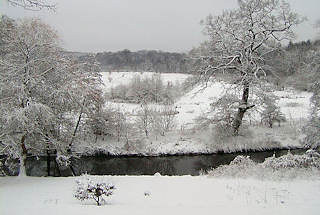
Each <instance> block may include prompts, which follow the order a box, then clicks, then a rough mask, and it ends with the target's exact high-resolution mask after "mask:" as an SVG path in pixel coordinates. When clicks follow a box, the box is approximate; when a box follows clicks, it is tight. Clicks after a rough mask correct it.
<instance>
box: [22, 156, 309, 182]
mask: <svg viewBox="0 0 320 215" xmlns="http://www.w3.org/2000/svg"><path fill="white" fill-rule="evenodd" d="M304 152H305V150H291V153H293V154H302V153H304ZM274 153H275V155H276V156H277V157H279V156H281V155H285V154H287V153H288V151H287V150H278V151H268V152H251V153H232V154H211V155H184V156H160V157H108V156H91V157H81V158H80V159H74V160H73V161H72V166H73V169H74V172H75V173H76V175H80V174H82V173H86V172H87V173H88V174H91V175H153V174H155V173H157V172H159V173H160V174H161V175H199V174H200V171H206V170H210V169H211V168H213V167H218V166H219V165H223V164H229V163H230V161H232V160H233V159H234V158H235V157H236V156H237V155H248V156H250V158H251V159H252V160H254V161H256V162H263V161H264V160H265V158H267V157H270V156H272V155H273V154H274ZM50 174H51V175H59V172H58V171H57V168H55V165H54V162H53V161H52V162H51V173H50ZM60 174H61V175H62V176H69V175H72V173H71V170H70V169H69V168H68V169H61V168H60ZM27 175H30V176H47V159H46V157H42V158H40V159H38V160H37V159H35V158H34V157H33V158H28V160H27Z"/></svg>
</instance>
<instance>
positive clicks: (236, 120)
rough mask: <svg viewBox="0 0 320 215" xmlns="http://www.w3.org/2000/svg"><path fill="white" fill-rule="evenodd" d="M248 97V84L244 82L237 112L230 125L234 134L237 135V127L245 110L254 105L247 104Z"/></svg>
mask: <svg viewBox="0 0 320 215" xmlns="http://www.w3.org/2000/svg"><path fill="white" fill-rule="evenodd" d="M248 98H249V84H244V86H243V91H242V99H241V104H240V105H239V108H238V112H237V114H236V116H235V118H234V121H233V125H232V128H233V135H234V136H238V135H239V128H240V126H241V124H242V119H243V117H244V114H245V113H246V111H247V110H249V109H250V108H253V107H254V105H251V106H248Z"/></svg>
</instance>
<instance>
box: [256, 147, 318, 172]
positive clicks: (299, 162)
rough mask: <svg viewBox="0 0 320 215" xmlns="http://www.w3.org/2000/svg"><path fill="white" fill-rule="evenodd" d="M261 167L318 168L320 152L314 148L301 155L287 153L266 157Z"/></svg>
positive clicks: (276, 168) (275, 168)
mask: <svg viewBox="0 0 320 215" xmlns="http://www.w3.org/2000/svg"><path fill="white" fill-rule="evenodd" d="M262 166H263V167H266V168H271V169H274V170H278V169H288V168H311V167H315V168H320V154H319V153H318V152H316V151H314V150H308V151H307V152H306V153H305V154H303V155H293V154H291V153H290V152H289V153H288V154H287V155H284V156H281V157H278V158H276V157H275V156H273V157H270V158H266V160H265V161H264V162H263V163H262Z"/></svg>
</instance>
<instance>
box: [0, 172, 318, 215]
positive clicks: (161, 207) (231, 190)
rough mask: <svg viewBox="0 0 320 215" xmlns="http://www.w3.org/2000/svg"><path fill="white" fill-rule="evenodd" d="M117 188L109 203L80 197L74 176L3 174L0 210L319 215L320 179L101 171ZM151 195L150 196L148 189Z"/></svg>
mask: <svg viewBox="0 0 320 215" xmlns="http://www.w3.org/2000/svg"><path fill="white" fill-rule="evenodd" d="M97 177H99V178H100V179H102V180H106V181H111V182H113V183H114V184H115V185H116V187H117V190H116V191H115V194H114V196H112V197H111V198H110V200H109V202H108V204H107V205H104V206H101V207H97V206H95V205H94V204H95V203H94V202H79V201H78V200H76V199H75V198H74V197H73V195H74V189H75V179H76V178H73V177H69V178H33V177H26V178H18V177H2V178H0V214H1V215H15V214H17V215H21V214H24V215H29V214H30V215H31V214H46V215H51V214H52V215H57V214H69V215H73V214H76V215H81V214H91V215H95V214H97V215H100V214H132V215H135V214H137V215H142V214H148V215H149V214H237V215H241V214H246V215H247V214H255V215H256V214H259V215H262V214H290V215H294V214H299V215H300V214H308V215H311V214H319V212H320V204H319V202H320V180H319V179H317V180H313V181H311V180H294V181H278V182H274V181H260V180H256V179H216V178H210V177H207V176H198V177H191V176H180V177H176V176H175V177H167V176H97ZM146 193H147V194H148V195H145V194H146Z"/></svg>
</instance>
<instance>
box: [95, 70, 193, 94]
mask: <svg viewBox="0 0 320 215" xmlns="http://www.w3.org/2000/svg"><path fill="white" fill-rule="evenodd" d="M153 74H155V73H153V72H102V73H101V75H102V77H101V78H102V81H103V83H104V85H105V86H104V88H105V90H109V89H110V88H112V87H116V86H118V85H120V84H128V83H129V82H130V81H131V79H132V78H133V77H135V76H139V77H141V78H145V77H149V78H150V77H151V76H152V75H153ZM188 76H189V75H187V74H180V73H161V78H162V81H163V83H164V84H166V83H168V82H170V83H172V84H175V83H176V82H179V83H182V82H183V81H184V80H185V79H186V78H187V77H188Z"/></svg>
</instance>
